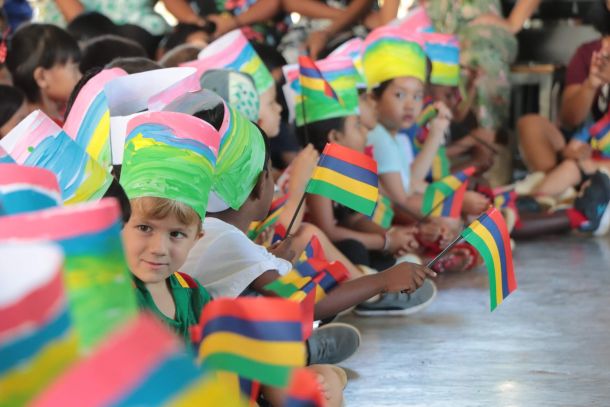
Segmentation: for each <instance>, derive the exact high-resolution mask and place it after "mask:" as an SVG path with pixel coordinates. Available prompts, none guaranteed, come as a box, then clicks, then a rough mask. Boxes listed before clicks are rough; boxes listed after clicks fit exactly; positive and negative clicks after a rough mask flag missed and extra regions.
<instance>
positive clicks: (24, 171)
mask: <svg viewBox="0 0 610 407" xmlns="http://www.w3.org/2000/svg"><path fill="white" fill-rule="evenodd" d="M59 205H61V192H60V191H59V184H58V183H57V177H56V176H55V174H53V173H52V172H51V171H48V170H45V169H44V168H36V167H27V166H25V165H18V164H0V216H4V215H15V214H17V213H23V212H32V211H38V210H41V209H46V208H51V207H53V206H59Z"/></svg>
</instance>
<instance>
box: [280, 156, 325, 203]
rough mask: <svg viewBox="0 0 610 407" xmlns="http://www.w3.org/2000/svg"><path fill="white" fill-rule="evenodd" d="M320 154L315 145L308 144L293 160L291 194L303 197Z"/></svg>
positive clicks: (289, 186)
mask: <svg viewBox="0 0 610 407" xmlns="http://www.w3.org/2000/svg"><path fill="white" fill-rule="evenodd" d="M319 158H320V154H318V151H317V150H316V149H315V148H314V147H313V145H311V144H308V145H307V146H306V147H305V148H304V149H303V150H301V152H299V154H298V155H297V156H296V157H295V159H294V160H293V161H292V165H291V169H290V181H289V185H288V190H289V194H290V196H295V197H299V198H300V197H301V195H303V192H304V191H305V187H306V186H307V182H309V179H310V178H311V176H312V174H313V171H314V169H315V168H316V165H317V164H318V159H319Z"/></svg>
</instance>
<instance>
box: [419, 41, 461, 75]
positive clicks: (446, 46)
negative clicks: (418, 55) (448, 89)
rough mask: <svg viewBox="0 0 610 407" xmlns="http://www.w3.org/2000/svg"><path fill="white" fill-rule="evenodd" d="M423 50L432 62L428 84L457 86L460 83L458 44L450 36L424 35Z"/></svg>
mask: <svg viewBox="0 0 610 407" xmlns="http://www.w3.org/2000/svg"><path fill="white" fill-rule="evenodd" d="M422 36H423V38H424V40H425V42H426V43H425V49H426V54H427V55H428V58H430V61H432V72H431V74H430V83H432V84H434V85H445V86H458V84H459V81H460V43H459V41H458V39H457V37H456V36H454V35H450V34H439V33H425V34H422Z"/></svg>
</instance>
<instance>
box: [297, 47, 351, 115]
mask: <svg viewBox="0 0 610 407" xmlns="http://www.w3.org/2000/svg"><path fill="white" fill-rule="evenodd" d="M299 74H300V81H301V93H302V94H306V93H307V92H308V91H318V92H322V93H324V95H326V96H328V97H330V98H333V99H335V100H336V101H337V102H339V103H340V104H343V102H342V101H341V98H340V97H339V95H337V92H335V90H334V89H333V88H332V86H330V84H329V83H328V81H327V80H326V79H324V76H322V72H320V69H318V67H317V66H316V64H315V62H313V60H312V59H311V58H310V57H308V56H304V55H301V56H300V57H299Z"/></svg>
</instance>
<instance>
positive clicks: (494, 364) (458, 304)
mask: <svg viewBox="0 0 610 407" xmlns="http://www.w3.org/2000/svg"><path fill="white" fill-rule="evenodd" d="M515 266H516V276H517V281H518V286H519V288H518V289H517V291H516V292H514V293H513V294H511V295H510V296H509V297H508V298H507V299H506V300H505V301H504V303H502V304H501V305H500V306H499V307H498V308H497V309H496V311H494V312H493V313H490V312H489V293H488V291H487V278H486V271H485V269H484V268H481V269H479V270H477V271H473V272H467V273H461V274H454V275H445V276H441V277H439V278H438V279H437V285H438V287H439V295H438V297H437V299H436V301H435V302H434V303H433V304H432V305H430V307H429V308H428V309H426V310H425V311H423V312H421V313H419V314H416V315H413V316H411V317H402V318H367V319H365V318H358V317H348V318H344V319H343V322H348V323H352V324H354V325H355V326H357V327H358V328H359V329H360V330H361V332H362V336H363V343H362V346H361V348H360V350H359V352H358V353H357V354H356V355H354V356H353V357H352V358H351V359H349V360H347V361H346V362H344V363H343V364H342V366H343V367H345V368H346V370H347V371H348V375H349V377H350V382H349V384H348V388H347V389H346V392H345V395H346V404H347V406H349V407H356V406H443V407H444V406H450V407H458V406H494V407H496V406H497V407H504V406H506V407H508V406H527V407H530V406H535V407H539V406H610V292H609V291H610V239H584V238H578V237H575V236H572V237H567V236H561V237H553V238H550V239H546V240H545V241H535V242H519V243H518V244H517V249H516V251H515Z"/></svg>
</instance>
